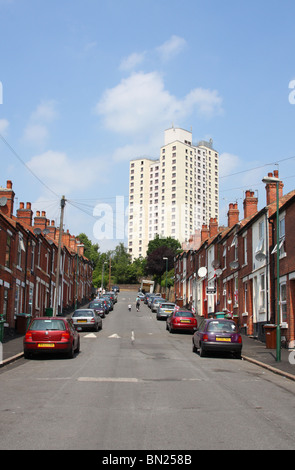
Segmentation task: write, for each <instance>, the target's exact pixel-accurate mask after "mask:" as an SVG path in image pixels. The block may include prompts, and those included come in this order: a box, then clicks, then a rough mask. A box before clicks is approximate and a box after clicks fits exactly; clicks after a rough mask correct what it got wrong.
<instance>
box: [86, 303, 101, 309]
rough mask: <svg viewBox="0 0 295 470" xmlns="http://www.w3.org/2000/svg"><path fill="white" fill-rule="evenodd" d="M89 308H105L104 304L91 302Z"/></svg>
mask: <svg viewBox="0 0 295 470" xmlns="http://www.w3.org/2000/svg"><path fill="white" fill-rule="evenodd" d="M89 308H103V304H102V302H91V304H90V305H89Z"/></svg>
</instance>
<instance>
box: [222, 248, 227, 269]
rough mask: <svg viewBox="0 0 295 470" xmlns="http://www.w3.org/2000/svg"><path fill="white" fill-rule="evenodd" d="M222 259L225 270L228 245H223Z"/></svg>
mask: <svg viewBox="0 0 295 470" xmlns="http://www.w3.org/2000/svg"><path fill="white" fill-rule="evenodd" d="M222 258H223V268H226V245H223V253H222Z"/></svg>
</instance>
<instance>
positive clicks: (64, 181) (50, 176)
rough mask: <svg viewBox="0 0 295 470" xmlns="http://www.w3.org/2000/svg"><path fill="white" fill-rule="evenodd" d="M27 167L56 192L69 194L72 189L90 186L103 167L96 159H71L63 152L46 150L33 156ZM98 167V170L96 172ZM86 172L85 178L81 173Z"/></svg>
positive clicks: (82, 188) (83, 188)
mask: <svg viewBox="0 0 295 470" xmlns="http://www.w3.org/2000/svg"><path fill="white" fill-rule="evenodd" d="M27 165H28V167H29V168H30V169H31V170H32V171H33V172H34V173H35V174H36V175H37V176H38V177H39V178H40V179H41V180H42V181H44V182H45V183H46V185H47V186H49V187H50V188H51V189H52V190H53V191H54V192H56V193H58V194H65V195H66V194H70V193H71V192H72V191H73V190H77V188H78V189H79V190H85V189H87V188H89V187H90V186H91V184H93V183H94V181H96V180H97V179H98V177H99V174H101V170H102V169H104V164H103V162H102V161H99V164H98V160H97V159H92V160H91V159H83V160H78V161H76V160H72V159H70V158H69V157H68V155H67V154H66V153H64V152H58V151H53V150H48V151H47V152H44V153H42V154H40V155H36V156H34V157H33V158H32V159H31V160H30V161H29V162H28V163H27ZM96 168H99V172H96V171H95V170H96ZM85 174H87V178H84V177H83V175H85Z"/></svg>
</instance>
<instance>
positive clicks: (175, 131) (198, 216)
mask: <svg viewBox="0 0 295 470" xmlns="http://www.w3.org/2000/svg"><path fill="white" fill-rule="evenodd" d="M218 208H219V154H218V152H217V151H216V150H214V149H213V141H212V140H210V141H209V142H205V141H202V142H199V143H198V144H193V143H192V133H191V132H189V131H186V130H184V129H179V128H174V127H172V128H171V129H167V130H166V131H165V140H164V146H163V147H161V151H160V158H159V159H157V160H153V159H149V158H137V159H134V160H131V161H130V174H129V218H128V252H129V253H130V254H131V255H132V258H133V259H134V258H138V257H139V256H143V257H144V256H145V255H146V251H147V247H148V243H149V241H150V240H153V239H154V238H155V236H156V235H157V234H158V235H159V236H160V237H168V236H170V237H172V238H175V239H177V240H179V242H180V243H183V242H185V241H187V240H188V239H189V238H190V236H191V235H192V234H194V233H195V231H196V230H201V228H202V225H203V224H207V225H208V224H209V220H210V218H216V219H217V221H218Z"/></svg>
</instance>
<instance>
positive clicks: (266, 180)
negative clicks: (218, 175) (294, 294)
mask: <svg viewBox="0 0 295 470" xmlns="http://www.w3.org/2000/svg"><path fill="white" fill-rule="evenodd" d="M262 181H263V183H275V184H276V219H277V235H276V239H277V308H276V311H277V314H276V361H277V362H280V361H281V327H280V248H279V246H280V211H279V184H280V183H281V180H280V179H279V178H276V177H275V176H265V177H264V178H263V180H262Z"/></svg>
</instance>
